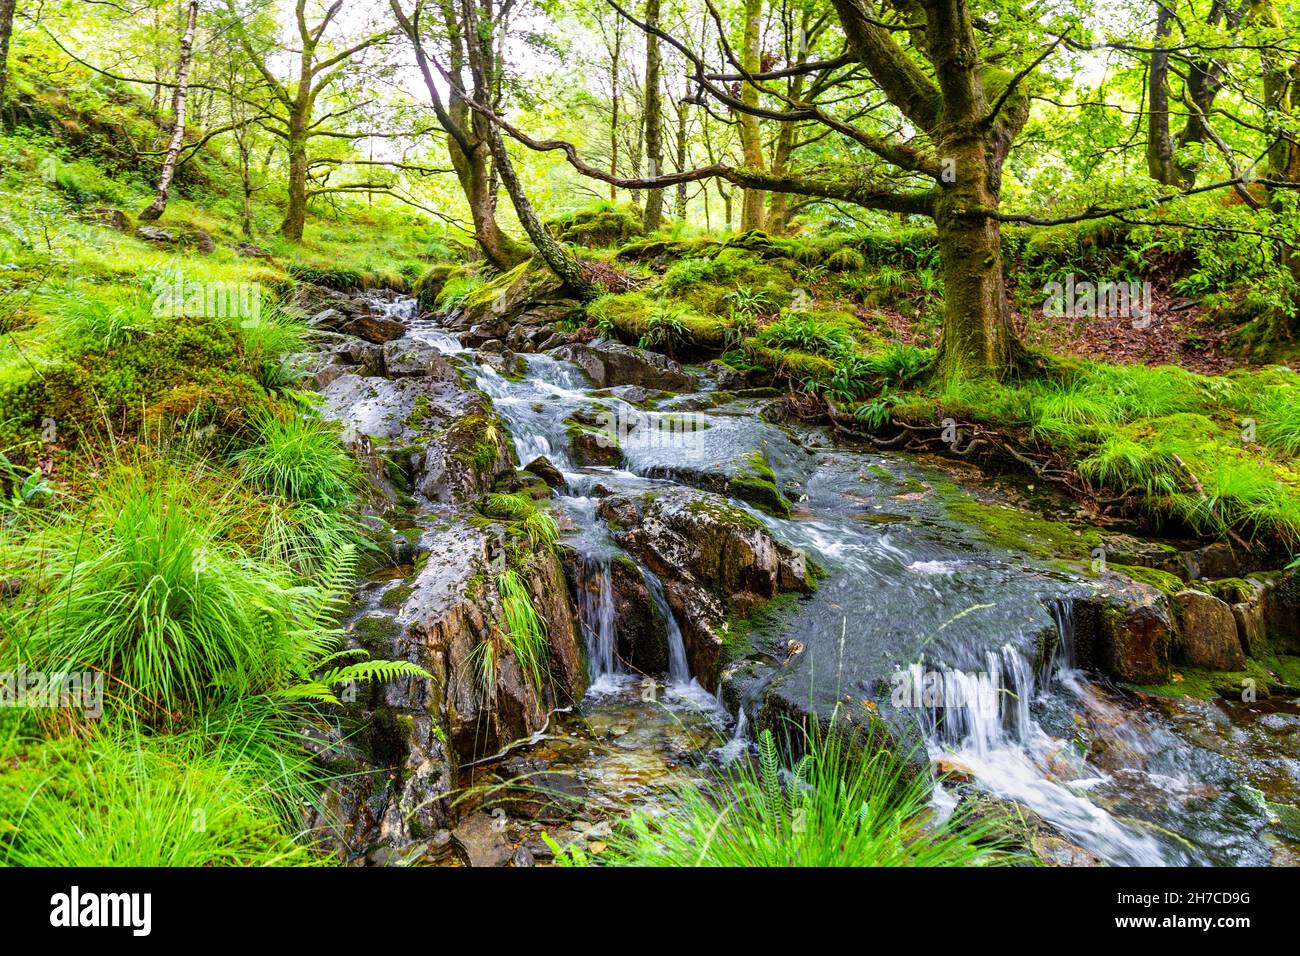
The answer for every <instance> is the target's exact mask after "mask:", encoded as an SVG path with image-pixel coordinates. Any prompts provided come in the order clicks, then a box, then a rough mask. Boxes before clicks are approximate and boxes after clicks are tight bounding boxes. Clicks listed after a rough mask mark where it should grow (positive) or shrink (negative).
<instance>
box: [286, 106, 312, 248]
mask: <svg viewBox="0 0 1300 956" xmlns="http://www.w3.org/2000/svg"><path fill="white" fill-rule="evenodd" d="M287 148H288V151H289V183H288V186H289V204H288V206H286V207H285V210H284V222H282V223H280V235H282V236H284V237H285V238H286V239H291V240H292V241H294V242H302V234H303V231H304V230H305V229H306V228H307V117H306V115H305V113H304V112H300V111H299V110H297V109H295V111H294V114H293V116H291V117H290V119H289V139H288V146H287Z"/></svg>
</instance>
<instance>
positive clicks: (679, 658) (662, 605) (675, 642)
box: [641, 565, 691, 686]
mask: <svg viewBox="0 0 1300 956" xmlns="http://www.w3.org/2000/svg"><path fill="white" fill-rule="evenodd" d="M641 577H642V578H643V579H644V580H645V586H646V590H647V591H649V592H650V600H651V601H653V602H654V606H655V610H656V611H657V612H658V613H659V616H660V617H662V618H663V620H664V629H665V630H666V631H667V634H668V683H669V685H670V686H685V685H687V684H690V682H691V667H690V664H689V663H688V662H687V660H686V642H685V641H684V640H682V629H681V628H680V627H678V626H677V618H676V616H675V615H674V614H673V609H672V608H671V607H669V606H668V595H667V594H665V593H664V583H663V581H661V580H659V575H657V574H655V573H654V572H653V571H651V570H650V569H649V568H647V567H645V566H644V565H642V566H641Z"/></svg>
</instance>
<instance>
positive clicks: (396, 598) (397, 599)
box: [379, 584, 415, 608]
mask: <svg viewBox="0 0 1300 956" xmlns="http://www.w3.org/2000/svg"><path fill="white" fill-rule="evenodd" d="M414 591H415V588H413V587H412V586H411V585H409V584H398V585H395V586H394V587H391V588H389V589H388V590H387V591H385V592H384V593H383V594H382V595H381V596H380V598H379V606H380V607H386V608H395V607H401V606H402V605H403V604H405V603H406V599H407V598H409V597H410V596H411V594H412V593H413V592H414Z"/></svg>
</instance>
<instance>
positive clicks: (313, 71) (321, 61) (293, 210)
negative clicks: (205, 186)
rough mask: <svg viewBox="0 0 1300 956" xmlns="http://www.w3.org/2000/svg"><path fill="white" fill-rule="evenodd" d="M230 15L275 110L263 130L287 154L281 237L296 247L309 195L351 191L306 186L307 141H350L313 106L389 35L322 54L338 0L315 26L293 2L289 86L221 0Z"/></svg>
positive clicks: (229, 0)
mask: <svg viewBox="0 0 1300 956" xmlns="http://www.w3.org/2000/svg"><path fill="white" fill-rule="evenodd" d="M226 8H227V12H228V13H229V17H230V20H229V25H230V28H231V29H232V30H233V31H234V34H235V37H236V39H237V40H238V41H239V46H240V48H241V49H242V50H243V53H244V55H245V57H246V58H247V59H248V61H249V63H250V64H251V65H252V67H253V68H254V69H255V70H256V71H257V72H258V73H259V74H260V75H261V77H262V78H263V79H264V80H265V81H266V85H267V87H268V89H269V90H270V93H271V99H272V103H273V105H274V107H275V109H271V110H268V111H267V112H266V113H265V114H264V116H263V118H262V119H263V122H264V124H266V126H267V128H268V129H269V130H270V131H271V132H272V133H273V134H274V135H276V136H278V137H279V138H280V139H281V141H282V142H283V145H284V148H285V152H286V153H287V155H288V163H289V169H288V183H287V191H288V202H287V205H286V207H285V213H284V222H283V223H282V224H281V225H280V233H281V235H283V236H284V237H285V238H286V239H292V240H294V241H295V242H297V241H301V240H302V234H303V229H304V227H305V226H306V221H307V203H308V200H309V199H310V198H311V197H312V196H313V195H320V194H321V193H323V192H332V191H337V190H339V189H346V188H350V187H323V188H321V189H316V190H312V189H310V188H309V186H308V173H309V170H310V159H309V157H308V147H309V144H310V142H311V140H312V139H314V138H316V137H321V136H342V137H343V138H348V139H350V138H353V137H351V136H349V135H348V134H345V133H338V132H337V131H334V130H331V129H328V128H326V127H325V125H324V124H325V122H326V120H327V119H331V118H333V117H332V116H331V117H325V118H321V119H317V118H316V106H317V104H318V102H319V101H320V100H321V97H322V96H323V95H324V94H325V93H326V91H327V90H328V89H329V87H330V86H331V85H332V84H333V83H335V82H336V81H337V80H338V79H339V77H340V76H341V75H342V74H343V71H344V70H346V69H347V68H348V66H349V65H350V64H351V63H352V62H353V61H354V59H355V58H356V57H357V56H359V55H360V54H361V53H362V52H363V51H365V50H367V49H369V48H370V47H373V46H375V45H376V44H378V43H382V42H384V41H385V40H387V39H388V38H389V37H390V36H391V35H392V31H391V30H387V29H386V30H381V31H379V32H377V33H373V34H371V35H369V36H366V37H364V38H362V39H361V40H359V41H357V42H355V43H353V44H352V45H350V46H347V47H345V48H343V49H341V50H339V51H337V52H326V51H325V50H323V49H322V42H323V40H324V36H325V33H326V31H327V30H328V29H329V26H330V24H331V23H332V22H333V21H334V19H335V18H336V17H337V16H338V14H339V12H340V11H341V10H342V8H343V0H334V2H333V3H332V4H330V6H329V7H328V8H326V10H325V12H324V14H323V15H322V16H321V18H320V20H319V21H317V22H316V23H315V24H314V25H313V24H310V23H309V22H308V19H307V0H294V23H295V25H296V30H297V40H298V43H299V44H300V46H299V48H298V49H297V50H295V51H294V52H295V53H296V54H297V61H298V64H297V76H296V78H295V79H294V80H292V81H287V80H282V79H281V78H280V77H279V76H277V75H276V73H275V71H274V70H272V69H271V59H270V55H269V54H270V53H273V52H275V51H268V50H265V49H259V48H258V47H257V45H256V44H255V43H254V40H253V38H252V34H251V33H250V31H249V30H248V29H247V28H246V27H245V25H244V18H243V14H242V13H241V11H240V10H239V8H238V7H237V6H236V3H235V0H226Z"/></svg>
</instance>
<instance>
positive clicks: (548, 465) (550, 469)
mask: <svg viewBox="0 0 1300 956" xmlns="http://www.w3.org/2000/svg"><path fill="white" fill-rule="evenodd" d="M524 471H528V472H531V473H533V474H534V475H536V476H537V477H538V478H541V479H542V481H544V482H546V483H547V484H548V485H550V486H551V487H552V488H563V487H565V486H566V485H567V484H568V482H567V481H565V479H564V473H563V472H562V471H560V469H558V468H556V467H555V465H554V464H553V463H552V462H551V459H549V458H547V457H546V456H545V455H541V456H540V457H538V458H534V459H533V460H532V461H530V462H529V463H528V464H526V465H524Z"/></svg>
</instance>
